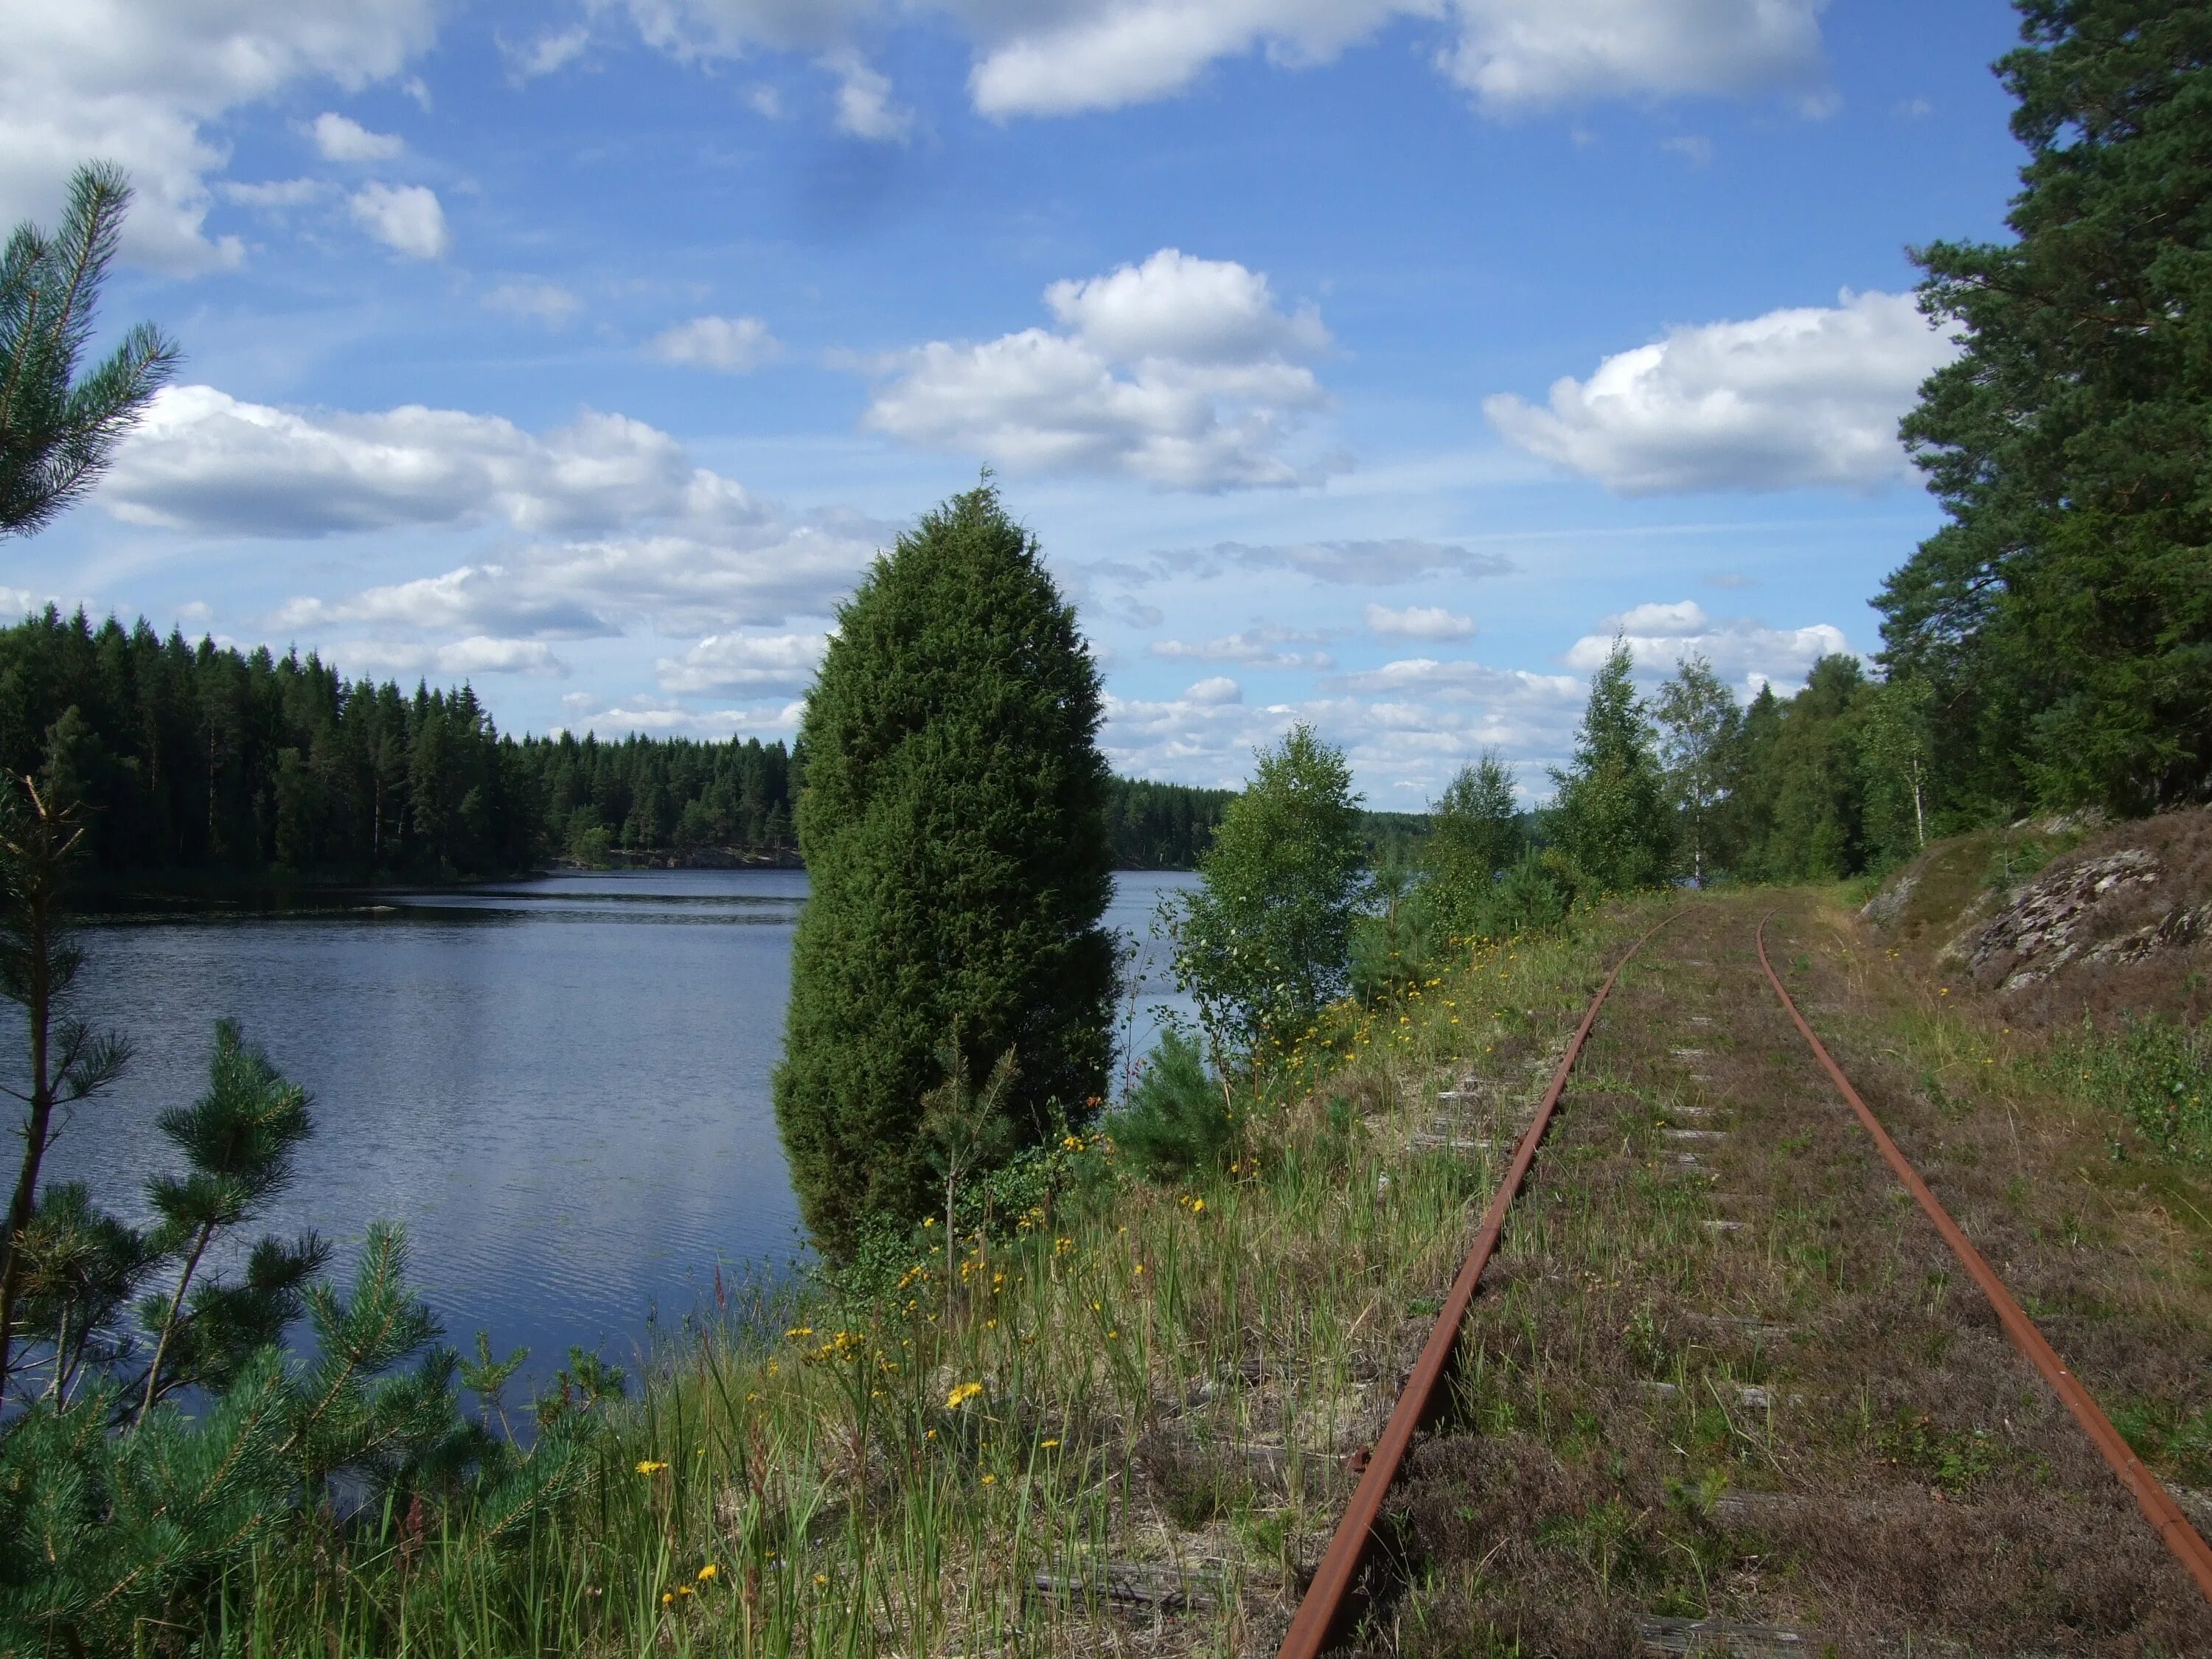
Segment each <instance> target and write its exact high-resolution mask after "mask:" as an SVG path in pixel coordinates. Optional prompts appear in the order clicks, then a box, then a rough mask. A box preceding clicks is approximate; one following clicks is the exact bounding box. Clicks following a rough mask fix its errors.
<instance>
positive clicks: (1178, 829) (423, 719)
mask: <svg viewBox="0 0 2212 1659" xmlns="http://www.w3.org/2000/svg"><path fill="white" fill-rule="evenodd" d="M0 767H3V768H4V769H5V770H6V772H7V773H8V774H9V775H11V776H16V777H21V776H36V777H40V778H41V779H44V780H46V781H47V782H48V783H49V784H50V785H51V786H52V788H53V789H54V790H55V791H56V792H58V798H60V799H66V800H69V801H71V802H74V803H77V804H80V805H82V807H83V808H84V809H85V817H84V823H85V834H86V842H87V844H86V848H85V853H86V857H85V860H84V864H85V866H86V867H87V869H88V870H89V871H90V872H94V873H96V874H100V875H104V876H108V877H135V878H163V877H195V878H196V877H202V876H209V875H225V876H264V875H269V874H271V873H283V874H289V875H295V876H301V877H311V878H341V879H356V880H361V879H373V878H420V879H435V878H441V877H452V876H492V875H507V874H513V873H514V872H520V871H524V870H528V869H532V868H535V867H538V866H541V865H544V864H545V863H547V862H549V861H552V860H565V861H568V862H573V863H578V864H583V865H598V864H601V863H605V862H606V861H608V860H610V859H611V858H613V857H615V856H617V855H618V854H635V855H644V854H659V855H673V856H679V857H689V856H694V855H696V854H700V853H702V851H706V850H709V849H712V850H714V851H719V852H722V853H727V854H737V855H740V856H747V857H757V858H765V859H775V858H778V857H781V856H788V855H790V854H792V853H793V850H794V847H795V837H794V834H793V823H792V814H793V800H794V799H795V797H796V793H797V791H798V788H799V782H800V777H801V773H802V771H803V763H802V761H801V760H800V759H799V758H798V757H795V756H794V755H793V752H792V750H790V749H789V748H788V747H787V746H786V744H784V743H783V742H782V741H781V740H780V739H779V740H775V741H771V742H768V743H763V742H762V741H761V740H760V739H759V738H729V739H726V740H724V741H720V742H715V741H702V740H698V739H694V738H647V737H641V736H638V735H635V734H632V735H630V736H628V737H625V738H617V739H611V740H609V739H602V738H598V737H595V736H590V735H586V736H584V737H577V736H575V735H574V733H566V732H564V733H562V734H560V735H557V736H553V737H532V736H526V737H521V738H515V737H512V736H508V735H507V734H505V733H502V732H500V730H499V729H498V727H497V726H496V725H495V723H494V721H493V720H492V718H491V715H490V714H489V711H487V710H486V709H485V708H483V705H482V704H481V703H480V702H478V701H477V696H476V693H475V691H474V690H472V689H471V688H470V687H469V686H466V685H462V686H459V687H456V688H452V689H448V690H433V689H432V688H430V687H428V686H427V685H422V684H418V685H417V686H416V689H415V690H413V691H412V692H407V691H403V690H401V689H400V687H399V686H398V684H395V683H393V682H392V681H388V680H387V681H385V682H383V683H382V684H379V683H377V682H375V681H374V680H370V679H359V680H349V679H347V678H345V677H344V676H343V674H342V673H340V672H339V671H337V669H336V668H335V667H333V666H331V665H328V664H326V663H325V662H323V661H322V660H321V659H319V658H318V657H316V656H315V655H313V654H312V653H311V654H309V655H307V656H306V657H301V655H300V654H299V653H296V652H287V653H284V654H283V655H281V656H280V655H277V654H276V653H274V652H271V651H270V650H268V649H267V648H266V647H261V648H257V649H255V650H252V651H246V652H240V651H238V650H235V649H233V648H230V647H220V646H217V645H216V644H215V643H214V642H213V641H210V640H206V639H203V640H201V641H198V642H197V643H196V644H195V643H193V642H191V641H187V640H186V639H185V637H184V636H183V635H181V634H180V633H177V632H174V631H173V632H171V633H170V634H169V635H167V637H164V636H162V635H159V634H157V633H155V630H154V629H152V628H151V627H150V626H149V625H148V624H147V623H145V622H144V621H143V620H141V621H140V622H138V623H136V624H135V625H134V626H131V627H130V628H125V626H124V625H123V624H122V623H120V622H119V621H118V619H116V618H114V617H109V618H108V619H107V620H106V621H105V622H103V623H100V624H99V625H97V626H95V625H94V623H92V622H91V620H90V619H89V618H88V617H87V616H86V615H85V614H84V613H83V612H82V611H78V612H76V613H75V614H74V615H69V616H64V615H63V614H62V613H61V612H60V611H58V610H56V609H54V608H52V607H51V606H50V607H48V608H47V609H46V611H45V612H44V613H42V614H40V615H37V616H33V617H27V618H25V619H24V620H23V621H22V622H21V623H17V624H15V626H14V627H11V628H6V629H0ZM1230 797H1231V792H1230V791H1227V790H1220V789H1198V788H1192V787H1188V786H1186V785H1182V784H1173V783H1155V782H1151V781H1142V780H1136V779H1122V778H1116V779H1114V780H1113V781H1111V782H1110V784H1109V799H1108V805H1107V821H1108V833H1109V838H1110V842H1111V845H1112V848H1113V856H1114V860H1115V864H1116V865H1117V866H1120V867H1121V868H1124V869H1188V868H1191V867H1193V866H1194V865H1195V864H1196V862H1197V860H1198V857H1199V854H1200V853H1201V852H1202V851H1203V850H1204V848H1205V846H1206V839H1207V837H1208V836H1210V835H1211V834H1212V829H1213V826H1214V825H1215V824H1216V823H1218V822H1219V821H1220V818H1221V815H1222V811H1223V810H1224V807H1225V803H1226V802H1227V801H1228V800H1229V799H1230Z"/></svg>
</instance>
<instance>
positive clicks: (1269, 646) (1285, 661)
mask: <svg viewBox="0 0 2212 1659" xmlns="http://www.w3.org/2000/svg"><path fill="white" fill-rule="evenodd" d="M1320 644H1321V635H1318V634H1308V633H1301V632H1300V631H1298V630H1297V629H1291V628H1277V627H1273V626H1270V625H1267V624H1266V623H1262V624H1260V625H1259V626H1256V627H1253V628H1248V629H1245V630H1244V631H1243V633H1241V634H1230V635H1225V636H1223V637H1222V638H1220V639H1216V640H1206V641H1200V642H1187V641H1182V640H1157V641H1153V643H1152V645H1151V646H1150V647H1148V649H1149V651H1150V653H1151V654H1152V655H1153V656H1155V657H1159V658H1162V659H1165V660H1167V661H1170V662H1233V663H1241V664H1243V665H1244V666H1246V667H1248V668H1308V669H1325V668H1334V667H1335V666H1336V663H1335V659H1333V658H1332V657H1331V656H1330V655H1329V654H1328V652H1326V651H1322V650H1320V649H1317V648H1309V649H1305V650H1296V649H1290V648H1287V647H1299V646H1303V647H1319V646H1320Z"/></svg>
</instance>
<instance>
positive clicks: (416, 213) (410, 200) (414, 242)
mask: <svg viewBox="0 0 2212 1659" xmlns="http://www.w3.org/2000/svg"><path fill="white" fill-rule="evenodd" d="M350 206H351V207H352V209H353V216H354V220H355V222H356V223H357V224H359V225H360V226H361V228H362V229H363V230H365V231H367V232H368V234H370V235H371V236H374V238H375V239H376V240H378V241H380V242H381V243H383V244H384V245H385V246H386V247H388V248H390V249H391V250H392V252H395V253H404V254H405V255H406V256H407V257H408V258H410V259H442V258H445V257H446V250H447V248H449V247H450V246H453V239H452V237H451V236H449V235H448V234H447V231H446V210H445V209H444V208H442V207H441V206H440V205H439V204H438V197H437V193H436V192H435V191H433V190H431V189H430V188H429V187H428V185H384V184H371V185H362V187H361V188H360V189H359V190H357V191H355V192H354V195H353V200H352V202H351V204H350Z"/></svg>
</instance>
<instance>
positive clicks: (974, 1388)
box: [945, 1383, 983, 1412]
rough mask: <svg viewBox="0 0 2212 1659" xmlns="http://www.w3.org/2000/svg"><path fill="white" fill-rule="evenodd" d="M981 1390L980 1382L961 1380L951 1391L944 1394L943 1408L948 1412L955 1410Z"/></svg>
mask: <svg viewBox="0 0 2212 1659" xmlns="http://www.w3.org/2000/svg"><path fill="white" fill-rule="evenodd" d="M982 1392H983V1385H982V1384H981V1383H958V1384H956V1385H955V1386H954V1388H953V1389H952V1391H951V1393H950V1394H948V1395H945V1410H947V1411H949V1412H957V1411H958V1410H959V1409H960V1408H961V1407H963V1406H964V1405H966V1404H967V1403H968V1402H969V1401H971V1400H973V1399H974V1398H975V1396H976V1395H979V1394H981V1393H982Z"/></svg>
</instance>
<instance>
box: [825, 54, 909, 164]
mask: <svg viewBox="0 0 2212 1659" xmlns="http://www.w3.org/2000/svg"><path fill="white" fill-rule="evenodd" d="M829 67H830V68H831V69H833V70H836V75H837V95H836V126H837V131H840V132H842V133H844V134H846V135H848V137H854V138H867V139H872V140H873V141H874V142H876V143H903V142H904V141H905V139H906V137H907V135H908V133H909V132H911V131H913V130H914V112H913V111H912V110H909V109H902V108H901V107H900V106H898V105H896V104H895V103H893V102H892V101H891V83H890V78H889V77H888V76H885V75H884V74H883V73H882V72H881V71H880V70H873V69H871V68H869V67H868V65H867V64H865V63H863V62H861V61H860V59H859V58H855V57H852V56H850V55H849V54H846V55H840V56H838V57H836V58H832V59H831V60H830V64H829Z"/></svg>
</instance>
